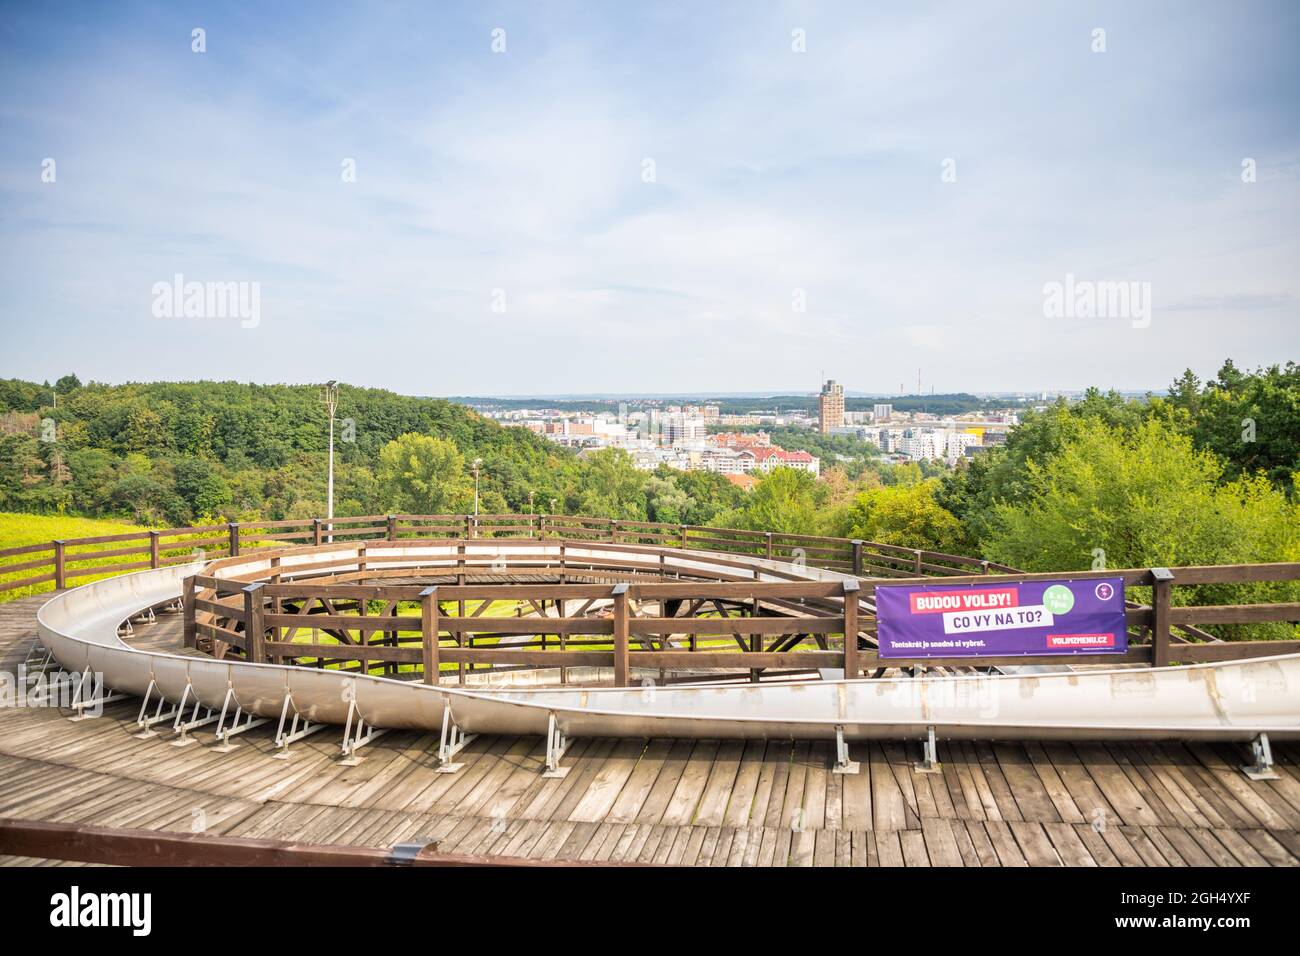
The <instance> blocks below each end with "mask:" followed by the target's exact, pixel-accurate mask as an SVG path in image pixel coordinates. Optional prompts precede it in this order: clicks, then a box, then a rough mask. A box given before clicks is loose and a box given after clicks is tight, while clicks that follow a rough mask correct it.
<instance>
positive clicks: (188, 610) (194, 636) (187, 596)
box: [181, 574, 199, 647]
mask: <svg viewBox="0 0 1300 956" xmlns="http://www.w3.org/2000/svg"><path fill="white" fill-rule="evenodd" d="M194 612H195V606H194V575H192V574H191V575H189V576H188V577H186V579H185V585H184V587H183V588H182V589H181V619H182V621H183V622H184V628H185V630H184V638H183V640H184V643H185V646H186V647H198V646H199V627H198V622H197V621H196V620H195V615H194Z"/></svg>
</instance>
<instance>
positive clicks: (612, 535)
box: [609, 518, 618, 544]
mask: <svg viewBox="0 0 1300 956" xmlns="http://www.w3.org/2000/svg"><path fill="white" fill-rule="evenodd" d="M609 540H610V543H611V544H614V543H616V542H617V541H618V519H617V518H610V519H609Z"/></svg>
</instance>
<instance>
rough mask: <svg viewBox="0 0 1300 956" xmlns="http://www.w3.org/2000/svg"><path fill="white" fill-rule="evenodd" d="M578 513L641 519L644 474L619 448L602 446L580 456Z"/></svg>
mask: <svg viewBox="0 0 1300 956" xmlns="http://www.w3.org/2000/svg"><path fill="white" fill-rule="evenodd" d="M581 463H582V468H581V482H582V484H581V490H580V491H579V495H578V513H579V514H584V515H588V516H590V517H593V518H619V519H628V520H633V521H644V520H645V517H646V508H645V488H646V485H647V483H648V477H647V475H646V474H645V472H642V471H637V469H636V465H634V464H633V463H632V456H631V455H629V454H628V453H627V452H625V451H624V450H623V449H621V448H602V449H601V450H600V451H597V452H593V453H592V454H590V455H587V456H585V457H583V458H582V459H581Z"/></svg>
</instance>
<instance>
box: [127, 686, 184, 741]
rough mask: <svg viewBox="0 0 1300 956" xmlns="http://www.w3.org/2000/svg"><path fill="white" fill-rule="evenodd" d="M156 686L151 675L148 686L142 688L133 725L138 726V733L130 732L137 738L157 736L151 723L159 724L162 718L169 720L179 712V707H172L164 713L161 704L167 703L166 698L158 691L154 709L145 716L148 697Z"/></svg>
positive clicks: (145, 738) (147, 707) (144, 738)
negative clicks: (151, 713) (141, 698)
mask: <svg viewBox="0 0 1300 956" xmlns="http://www.w3.org/2000/svg"><path fill="white" fill-rule="evenodd" d="M157 686H158V683H157V682H156V681H155V680H154V679H153V678H152V677H151V678H149V686H148V687H146V688H145V690H144V700H142V701H140V714H139V716H138V717H136V719H135V725H136V726H137V727H139V728H140V732H139V733H138V734H132V736H133V737H135V738H136V739H137V740H147V739H148V738H150V737H157V736H158V731H156V730H154V729H153V725H154V724H161V723H162V722H163V721H164V720H171V719H172V718H173V717H175V716H176V715H177V714H178V713H179V712H180V708H178V707H173V708H172V709H171V710H169V711H167V713H165V714H164V713H163V705H164V704H166V703H167V698H166V697H164V696H163V695H162V694H161V693H159V694H158V706H157V708H156V709H155V710H154V712H153V715H152V716H150V717H146V716H145V714H146V713H147V712H148V710H149V699H150V697H151V696H152V694H153V692H154V688H155V687H157Z"/></svg>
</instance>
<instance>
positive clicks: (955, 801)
mask: <svg viewBox="0 0 1300 956" xmlns="http://www.w3.org/2000/svg"><path fill="white" fill-rule="evenodd" d="M43 600H44V598H42V597H35V598H26V599H23V600H20V601H14V602H9V603H6V604H0V670H4V671H6V672H8V673H9V674H10V675H12V674H14V673H15V672H16V670H17V668H18V666H19V664H21V663H22V661H23V659H24V657H25V656H26V654H27V651H28V649H29V648H30V647H31V645H32V642H33V641H34V639H35V627H34V621H35V613H36V609H37V608H38V607H39V606H40V604H41V603H42V601H43ZM178 628H179V621H178V618H177V616H176V615H175V614H163V615H160V616H159V620H158V623H156V624H153V625H144V626H141V625H137V627H136V634H135V636H134V637H133V638H132V639H133V640H134V641H136V642H137V643H139V644H141V645H142V646H145V645H150V646H166V645H167V644H169V643H173V642H174V641H175V638H176V633H177V631H178ZM11 686H12V685H11ZM138 707H139V703H138V701H126V702H122V703H118V704H112V705H109V706H108V707H107V708H106V709H105V712H104V715H103V716H102V717H100V718H98V719H93V720H86V721H81V722H78V723H73V722H71V721H69V720H68V719H67V717H68V712H66V711H63V712H60V711H58V710H52V709H46V708H19V707H12V706H10V707H4V708H0V816H12V817H21V818H27V819H41V820H59V821H69V822H77V823H87V824H96V825H100V826H117V827H140V828H146V829H161V830H181V831H190V830H199V829H202V830H206V831H207V832H210V833H217V834H229V835H233V836H248V837H266V838H275V839H292V840H307V841H317V842H331V843H348V844H356V845H370V846H388V845H391V844H393V843H397V842H400V841H402V840H407V839H411V838H414V837H417V836H421V837H427V838H432V839H435V840H438V841H440V843H441V848H442V849H443V850H444V851H447V852H456V853H482V854H496V855H502V856H514V857H532V858H549V859H557V858H561V859H578V860H622V861H641V862H651V863H668V864H684V865H693V866H1062V865H1065V866H1126V865H1127V866H1140V865H1150V866H1194V865H1205V866H1209V865H1214V866H1294V865H1296V863H1297V859H1298V855H1300V835H1298V834H1300V769H1298V766H1297V765H1298V763H1300V748H1298V747H1297V746H1296V745H1294V744H1283V745H1279V746H1275V748H1274V753H1275V756H1276V759H1277V761H1278V770H1279V773H1280V774H1281V776H1282V779H1281V780H1278V781H1273V782H1266V783H1252V782H1250V781H1249V780H1247V779H1246V778H1245V777H1244V776H1243V775H1242V774H1241V773H1240V772H1239V771H1238V770H1237V767H1238V765H1239V764H1240V763H1242V762H1243V760H1244V753H1243V752H1242V750H1241V749H1240V748H1237V747H1233V746H1227V745H1201V744H1193V745H1180V744H1155V743H1150V744H1148V743H1124V744H1100V743H1079V744H1069V743H1050V744H1045V743H1035V742H1026V743H1023V744H1017V743H984V742H975V743H967V742H955V743H949V744H941V745H940V756H941V759H942V772H941V773H937V774H920V773H916V772H915V771H914V770H913V768H912V763H913V762H914V761H915V760H917V759H918V758H919V756H920V754H919V748H918V745H917V744H916V743H907V744H904V743H901V742H884V743H879V744H878V743H871V744H854V745H852V747H851V748H850V749H851V751H852V757H853V759H855V760H858V761H860V762H861V766H862V770H861V772H860V773H859V774H857V775H848V776H845V775H839V774H835V773H832V772H831V765H832V763H833V753H832V751H833V747H832V746H831V745H830V744H829V743H821V742H818V743H810V742H807V741H798V742H793V741H769V742H766V743H765V742H762V741H747V742H746V741H732V740H594V739H593V740H582V739H580V740H576V741H574V742H573V744H572V746H571V749H570V751H569V753H568V754H567V755H566V756H565V758H564V764H565V765H566V766H568V767H570V768H571V770H570V773H569V775H568V776H567V777H565V778H563V779H559V780H548V779H544V778H543V777H542V776H541V769H542V766H543V763H544V745H543V741H542V740H541V738H529V737H506V736H497V737H490V736H488V737H480V738H478V739H477V740H476V741H474V742H473V743H472V744H471V745H470V747H469V748H468V749H467V750H466V751H465V752H464V754H463V760H464V763H465V767H464V769H463V770H462V771H460V772H459V773H456V774H438V773H435V772H434V769H435V767H436V765H437V761H436V758H435V757H434V753H435V751H436V748H437V739H436V735H433V734H417V733H412V732H401V733H396V732H394V733H389V734H386V735H384V736H383V737H381V738H379V739H378V740H377V741H375V742H374V743H372V744H371V745H369V746H368V747H366V748H365V750H363V751H362V753H363V755H364V759H363V760H362V762H361V763H360V765H358V766H355V767H344V766H341V765H340V764H339V763H338V740H339V737H340V732H338V731H334V730H326V731H323V732H321V733H320V734H318V735H315V736H313V737H309V738H307V739H306V740H304V741H302V742H300V743H298V744H296V745H294V747H293V753H292V756H291V757H290V758H289V759H288V760H277V759H273V757H272V754H273V753H274V752H275V749H274V746H273V744H272V736H273V733H272V731H273V727H270V726H264V727H262V728H259V729H257V730H254V731H252V732H250V733H248V734H246V735H244V736H243V737H240V738H238V740H239V741H240V746H239V747H238V749H236V750H234V751H233V752H231V753H229V754H218V753H215V752H213V750H212V749H211V735H210V734H204V735H203V736H202V737H201V743H199V744H195V745H191V746H187V747H174V746H172V744H171V735H170V734H169V733H167V734H163V735H161V736H159V737H154V738H152V739H149V740H137V739H135V738H134V737H133V736H131V733H132V731H133V730H134V726H133V724H134V719H135V716H136V711H137V709H138ZM32 862H37V861H31V860H20V859H15V858H4V857H0V863H2V864H9V865H13V864H22V863H32Z"/></svg>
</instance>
